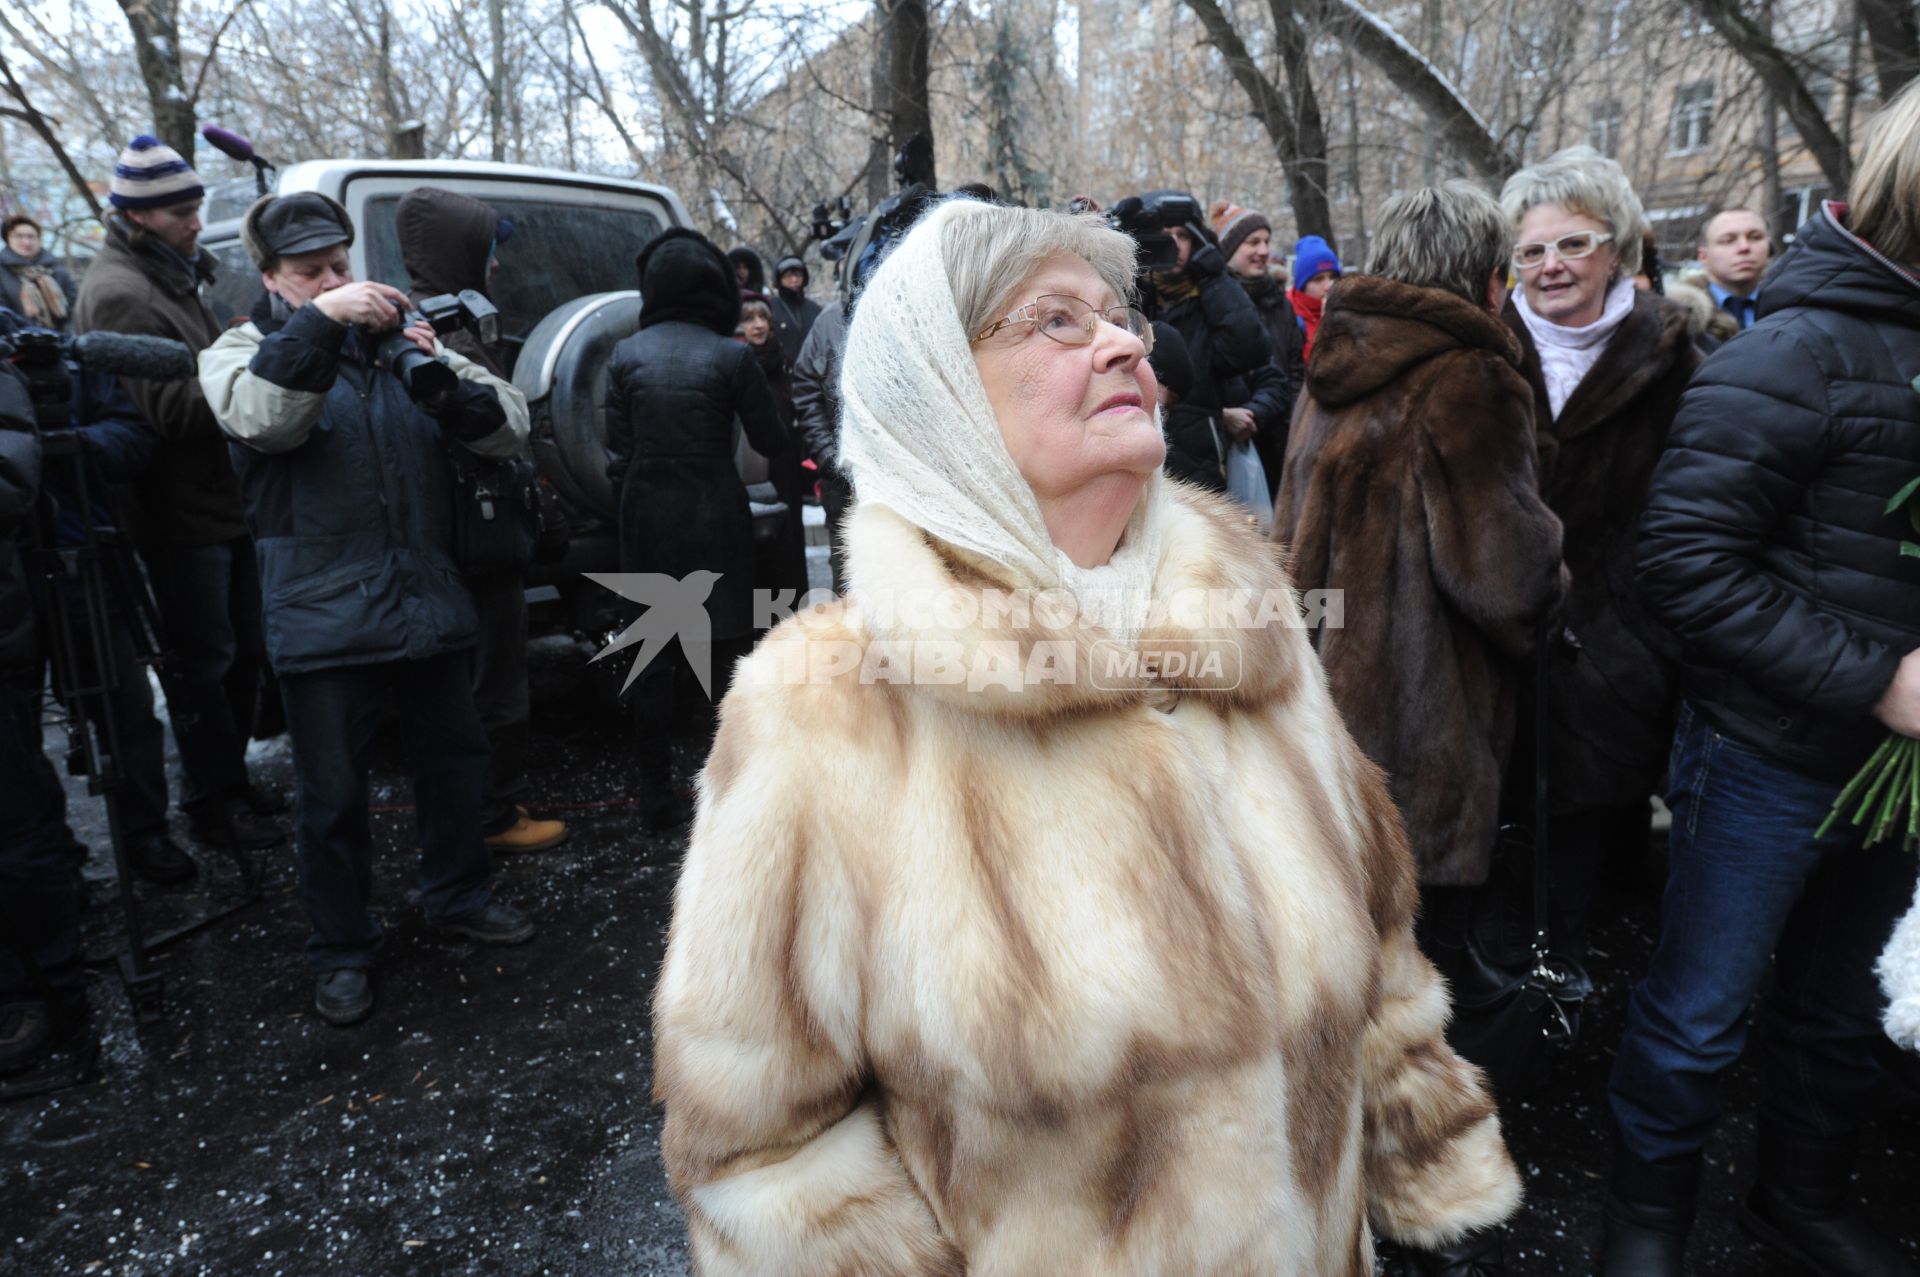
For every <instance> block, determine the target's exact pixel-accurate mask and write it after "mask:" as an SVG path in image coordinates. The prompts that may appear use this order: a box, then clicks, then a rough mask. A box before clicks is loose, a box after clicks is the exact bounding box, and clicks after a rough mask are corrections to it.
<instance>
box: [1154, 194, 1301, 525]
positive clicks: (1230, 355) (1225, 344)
mask: <svg viewBox="0 0 1920 1277" xmlns="http://www.w3.org/2000/svg"><path fill="white" fill-rule="evenodd" d="M1165 196H1177V197H1179V199H1180V200H1183V201H1184V205H1183V206H1191V207H1193V208H1194V209H1196V210H1197V209H1198V205H1197V204H1195V203H1194V200H1193V197H1192V196H1190V195H1185V194H1184V193H1183V192H1179V191H1172V192H1169V191H1156V192H1153V193H1152V194H1150V195H1148V196H1146V197H1144V198H1145V199H1146V201H1147V203H1148V206H1149V208H1152V207H1154V206H1156V204H1157V203H1159V202H1163V201H1161V198H1160V197H1165ZM1166 232H1167V234H1168V235H1169V236H1171V237H1172V239H1173V243H1174V251H1175V259H1174V262H1173V265H1172V267H1171V268H1169V269H1167V270H1163V271H1158V272H1156V273H1154V274H1153V275H1152V276H1150V277H1149V279H1148V286H1147V288H1146V289H1145V290H1144V295H1143V297H1142V298H1141V301H1142V304H1143V305H1144V306H1145V308H1146V311H1147V314H1148V316H1149V317H1150V318H1152V319H1154V320H1156V321H1160V322H1164V323H1168V324H1171V325H1172V326H1173V327H1174V328H1176V329H1178V330H1179V332H1180V336H1181V338H1182V339H1183V340H1184V341H1185V342H1186V344H1187V354H1188V356H1189V357H1190V358H1191V359H1192V361H1193V389H1192V393H1191V394H1189V395H1187V396H1186V397H1185V399H1184V401H1183V402H1184V404H1185V406H1186V408H1187V409H1188V410H1189V413H1190V415H1191V419H1192V420H1193V421H1194V422H1195V423H1196V424H1195V425H1194V427H1193V428H1191V429H1187V430H1178V431H1176V430H1173V429H1169V430H1168V432H1167V463H1166V469H1167V473H1168V474H1170V475H1172V476H1173V477H1174V478H1176V479H1185V480H1188V481H1189V482H1192V483H1197V484H1200V485H1201V486H1203V487H1207V488H1211V489H1213V490H1214V491H1216V492H1218V491H1222V490H1224V489H1225V488H1226V452H1225V449H1226V447H1227V446H1228V445H1229V444H1232V443H1238V442H1240V441H1241V440H1250V439H1254V438H1255V436H1256V435H1258V434H1259V433H1261V432H1263V431H1270V432H1273V433H1274V434H1276V435H1278V434H1283V433H1284V432H1285V430H1286V428H1287V421H1288V419H1289V418H1290V417H1291V416H1292V415H1293V396H1292V394H1291V393H1290V392H1289V389H1288V385H1287V379H1286V374H1284V373H1283V372H1281V370H1280V367H1279V365H1278V364H1276V363H1275V362H1274V360H1273V351H1272V349H1271V348H1270V347H1269V345H1268V343H1267V331H1266V328H1265V327H1264V326H1263V325H1262V324H1261V322H1260V315H1259V312H1258V311H1256V310H1255V309H1254V307H1253V302H1252V301H1251V300H1250V299H1249V298H1248V297H1247V294H1246V291H1245V290H1244V289H1242V288H1241V287H1240V285H1239V283H1238V281H1237V280H1235V279H1234V278H1233V276H1231V275H1230V274H1228V273H1227V259H1226V258H1225V256H1223V255H1222V254H1221V252H1220V248H1219V245H1218V244H1217V243H1216V242H1215V239H1214V236H1213V232H1212V231H1211V230H1210V229H1208V227H1207V226H1206V225H1205V224H1204V223H1203V222H1201V221H1200V220H1199V219H1198V218H1197V217H1196V219H1195V220H1194V221H1192V222H1189V223H1184V224H1181V225H1177V226H1169V227H1167V228H1166ZM1256 446H1257V445H1256ZM1270 486H1271V485H1270Z"/></svg>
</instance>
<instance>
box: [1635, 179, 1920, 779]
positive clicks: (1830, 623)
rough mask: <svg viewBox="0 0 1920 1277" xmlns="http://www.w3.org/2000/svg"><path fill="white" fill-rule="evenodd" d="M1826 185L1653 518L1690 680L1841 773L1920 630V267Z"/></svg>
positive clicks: (1865, 746)
mask: <svg viewBox="0 0 1920 1277" xmlns="http://www.w3.org/2000/svg"><path fill="white" fill-rule="evenodd" d="M1844 220H1845V211H1844V208H1843V207H1842V206H1840V205H1835V204H1828V205H1827V206H1826V208H1825V209H1824V210H1823V211H1822V212H1821V214H1820V215H1819V216H1818V217H1816V218H1814V219H1813V220H1812V221H1810V222H1808V223H1807V225H1806V226H1805V227H1803V228H1802V230H1801V232H1800V239H1799V242H1798V243H1796V244H1795V245H1794V246H1793V248H1792V250H1791V251H1790V252H1789V253H1788V255H1787V256H1786V257H1785V258H1784V259H1782V261H1781V262H1780V264H1779V266H1778V267H1776V268H1775V270H1774V271H1773V273H1772V274H1770V275H1769V276H1768V278H1767V287H1766V290H1765V291H1764V292H1763V293H1762V294H1761V297H1760V321H1759V322H1758V323H1756V324H1755V325H1754V326H1753V327H1752V328H1750V329H1748V330H1747V331H1746V332H1745V333H1743V334H1742V335H1741V336H1740V338H1739V340H1737V341H1732V342H1729V343H1727V345H1725V346H1724V347H1722V348H1721V349H1720V350H1719V351H1717V352H1716V353H1715V354H1714V355H1713V356H1711V357H1710V358H1709V359H1708V360H1707V362H1706V363H1705V364H1704V365H1703V366H1702V367H1701V369H1700V371H1699V373H1698V375H1697V376H1696V377H1695V378H1694V382H1693V385H1692V387H1691V388H1690V389H1689V390H1688V391H1687V393H1686V397H1685V398H1684V399H1683V400H1682V401H1681V404H1680V413H1679V416H1678V418H1677V419H1676V420H1675V422H1674V425H1673V431H1672V433H1671V435H1670V437H1669V441H1668V445H1667V451H1666V453H1665V455H1663V456H1662V457H1661V459H1660V464H1659V468H1658V469H1657V470H1656V471H1655V472H1654V477H1653V488H1652V491H1651V492H1650V493H1649V495H1648V498H1647V513H1646V518H1645V520H1644V522H1643V523H1642V526H1641V534H1640V552H1639V582H1640V588H1641V590H1642V592H1643V594H1644V597H1645V598H1646V601H1647V604H1648V607H1649V608H1650V609H1651V610H1652V612H1653V613H1654V614H1655V615H1656V616H1658V617H1659V618H1660V619H1661V620H1663V621H1665V622H1666V624H1667V625H1669V626H1671V627H1672V628H1673V630H1674V631H1675V632H1676V633H1677V634H1678V635H1679V636H1680V638H1681V640H1682V642H1683V643H1684V645H1685V650H1684V670H1683V673H1682V683H1681V690H1682V694H1683V695H1684V696H1685V697H1686V698H1687V699H1688V700H1689V701H1691V702H1693V703H1694V705H1695V706H1697V707H1698V709H1699V711H1700V712H1701V713H1702V714H1704V715H1705V716H1706V717H1707V719H1708V721H1709V722H1711V723H1712V724H1713V725H1714V726H1715V727H1717V728H1718V729H1719V730H1720V731H1722V732H1724V733H1726V734H1727V735H1728V736H1730V737H1732V738H1733V739H1734V740H1736V741H1738V742H1739V743H1740V744H1742V745H1745V746H1747V747H1748V748H1750V749H1754V750H1758V751H1760V752H1761V753H1764V754H1766V755H1767V756H1769V757H1771V758H1774V759H1776V760H1778V761H1780V762H1782V763H1784V764H1786V765H1788V766H1791V767H1794V768H1797V769H1800V770H1802V771H1805V772H1807V773H1808V774H1810V775H1815V776H1820V777H1823V778H1828V779H1832V780H1840V779H1844V778H1845V777H1846V776H1848V775H1849V774H1851V773H1852V772H1853V771H1854V770H1856V769H1857V768H1858V767H1859V766H1860V765H1861V763H1862V762H1864V761H1865V759H1866V756H1867V754H1868V753H1870V752H1871V751H1872V749H1873V748H1874V747H1875V745H1876V744H1877V743H1878V742H1879V741H1880V740H1881V738H1883V737H1884V736H1885V735H1886V729H1885V728H1884V727H1882V726H1881V725H1880V724H1879V722H1878V721H1877V720H1875V719H1874V718H1873V717H1872V713H1873V707H1874V705H1875V704H1876V703H1877V702H1878V701H1879V699H1880V696H1881V694H1882V693H1884V692H1885V691H1886V689H1887V685H1888V684H1889V683H1891V682H1892V681H1893V675H1894V671H1895V669H1896V667H1897V666H1898V665H1899V663H1900V659H1901V657H1903V656H1905V655H1906V654H1907V653H1908V652H1910V651H1912V650H1914V649H1915V648H1916V647H1920V560H1915V559H1910V558H1902V557H1901V555H1900V542H1901V540H1902V539H1911V538H1912V536H1913V532H1912V528H1911V526H1910V525H1909V523H1908V521H1907V516H1906V513H1905V512H1904V511H1899V512H1896V513H1893V514H1888V513H1887V512H1886V508H1885V507H1886V504H1887V501H1888V499H1889V498H1890V497H1892V496H1893V495H1894V494H1895V493H1896V492H1898V491H1899V489H1900V488H1901V487H1902V486H1903V485H1905V484H1906V483H1908V482H1910V481H1911V480H1912V479H1914V478H1915V477H1917V476H1920V392H1916V390H1915V388H1914V385H1913V379H1914V378H1915V377H1916V376H1920V279H1916V278H1915V277H1914V276H1913V275H1910V274H1908V273H1906V272H1905V271H1903V270H1901V269H1900V268H1899V267H1897V266H1895V265H1893V264H1892V263H1891V262H1889V261H1888V260H1887V259H1886V258H1884V257H1882V256H1881V255H1880V254H1878V253H1877V252H1875V251H1874V250H1873V249H1872V248H1871V247H1869V246H1868V245H1867V244H1865V243H1864V242H1862V241H1861V240H1859V239H1858V238H1856V237H1855V236H1854V235H1852V234H1851V233H1850V232H1849V231H1847V229H1846V228H1845V225H1844Z"/></svg>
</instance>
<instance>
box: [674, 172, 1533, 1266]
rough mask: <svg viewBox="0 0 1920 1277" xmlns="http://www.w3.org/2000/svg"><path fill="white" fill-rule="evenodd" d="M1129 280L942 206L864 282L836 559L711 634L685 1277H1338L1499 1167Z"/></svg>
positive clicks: (1492, 1198)
mask: <svg viewBox="0 0 1920 1277" xmlns="http://www.w3.org/2000/svg"><path fill="white" fill-rule="evenodd" d="M1132 273H1133V248H1132V245H1131V243H1130V242H1128V241H1127V240H1126V239H1124V238H1123V237H1120V236H1118V235H1116V234H1115V233H1113V232H1110V231H1108V230H1106V229H1105V228H1104V227H1102V226H1101V224H1100V223H1099V222H1098V220H1097V219H1095V218H1092V217H1086V218H1078V217H1072V216H1069V215H1066V214H1059V213H1049V212H1041V211H1032V210H1025V209H1004V208H995V207H991V206H988V205H983V204H976V203H971V202H967V201H953V202H949V203H947V204H945V205H943V206H941V207H939V208H938V209H936V210H935V211H933V212H932V213H930V214H928V215H927V217H926V218H925V219H923V221H922V222H921V223H920V224H919V225H918V226H917V227H916V228H915V229H914V230H913V231H912V232H911V233H910V234H909V235H908V236H907V237H906V239H905V240H904V241H903V242H902V244H901V246H900V247H899V248H898V249H897V250H895V252H894V254H893V256H892V257H890V258H889V259H888V260H887V261H886V262H885V263H884V264H883V265H882V266H881V267H880V269H879V271H878V272H877V273H876V275H875V276H874V279H873V281H872V283H871V284H870V285H869V286H868V289H867V291H866V293H865V294H864V296H863V298H862V300H861V303H860V307H859V309H858V310H857V311H856V312H855V317H854V320H853V326H852V331H851V334H850V337H849V342H848V347H847V352H846V363H845V366H844V371H843V376H842V388H843V391H844V392H845V399H844V414H845V426H844V431H845V433H844V437H843V444H842V448H843V453H842V455H843V457H844V459H845V461H846V463H847V464H848V465H849V467H850V468H851V469H852V470H853V472H854V486H855V489H856V490H857V491H858V492H859V493H860V497H861V503H860V506H859V507H858V508H857V510H856V511H855V512H854V514H853V515H852V516H851V517H850V519H849V523H848V537H847V540H848V546H849V559H850V566H851V578H852V590H851V591H850V595H849V597H848V598H847V599H846V600H844V601H841V602H836V603H834V604H832V605H829V606H827V607H825V608H822V609H818V610H816V611H813V612H810V613H807V614H804V615H802V616H800V617H796V618H794V619H793V620H791V621H789V622H788V623H786V624H785V625H783V626H782V627H780V628H779V629H778V630H776V631H775V632H774V633H773V634H771V635H770V636H769V637H768V638H767V639H766V640H765V641H764V642H763V643H762V644H761V646H760V648H759V649H758V650H757V651H756V652H755V653H754V654H753V655H752V656H751V657H750V658H749V659H748V660H747V661H746V662H745V663H744V664H743V665H742V666H741V669H740V673H739V675H738V677H737V678H736V680H735V683H734V687H733V689H732V690H731V691H730V692H729V694H728V696H727V699H726V702H725V705H724V707H723V710H722V722H721V729H720V734H719V738H718V740H717V742H716V745H715V749H714V754H713V757H712V758H711V760H710V762H709V764H708V767H707V770H706V772H705V773H704V774H703V776H702V778H701V781H700V810H699V815H698V818H697V820H696V822H695V825H694V831H693V837H692V842H691V845H690V848H689V851H688V855H687V861H686V866H685V868H684V870H683V873H682V876H681V880H680V883H679V886H678V889H677V893H676V897H675V907H674V918H673V926H672V933H671V937H670V940H669V944H668V952H667V959H666V965H665V968H664V970H663V971H662V973H661V977H660V982H659V987H658V991H657V994H656V998H655V1008H654V1028H655V1034H656V1073H655V1077H656V1089H657V1093H658V1095H659V1097H660V1099H661V1100H662V1101H663V1102H664V1104H665V1108H666V1126H665V1131H664V1135H663V1140H662V1146H663V1152H664V1156H665V1160H666V1164H667V1169H668V1172H669V1175H670V1177H671V1181H672V1184H673V1188H674V1192H675V1194H676V1196H677V1199H678V1201H679V1202H680V1204H681V1206H682V1207H683V1209H684V1210H685V1212H686V1215H687V1220H688V1230H689V1234H690V1237H691V1241H692V1246H693V1253H694V1261H695V1265H696V1268H697V1270H698V1271H699V1272H701V1273H703V1274H708V1275H709V1277H713V1275H720V1274H725V1275H729V1277H731V1275H733V1274H740V1275H742V1277H745V1275H749V1274H752V1275H755V1277H759V1275H762V1274H781V1275H782V1277H827V1275H829V1274H841V1273H861V1274H921V1275H932V1274H955V1275H957V1274H961V1273H967V1274H971V1275H972V1277H1037V1275H1041V1274H1045V1275H1046V1277H1081V1275H1085V1277H1093V1275H1095V1274H1099V1275H1102V1277H1105V1275H1119V1274H1128V1275H1135V1274H1138V1275H1142V1277H1144V1275H1145V1274H1161V1273H1167V1274H1171V1273H1179V1274H1182V1275H1183V1277H1185V1275H1187V1274H1260V1275H1262V1277H1269V1275H1287V1277H1365V1275H1367V1274H1370V1273H1371V1272H1372V1263H1373V1259H1372V1244H1371V1242H1372V1237H1373V1235H1374V1234H1375V1233H1376V1232H1377V1233H1379V1234H1381V1235H1384V1236H1386V1237H1390V1238H1393V1239H1396V1240H1400V1241H1404V1242H1407V1243H1410V1244H1413V1245H1427V1246H1437V1245H1444V1244H1447V1243H1451V1242H1454V1241H1456V1240H1457V1239H1459V1238H1460V1237H1462V1235H1463V1234H1469V1233H1476V1232H1477V1233H1478V1235H1485V1233H1486V1230H1489V1229H1490V1227H1491V1226H1492V1225H1495V1224H1497V1223H1498V1222H1499V1221H1500V1220H1501V1219H1503V1218H1504V1217H1505V1216H1506V1215H1507V1214H1508V1213H1509V1212H1511V1211H1512V1210H1513V1208H1514V1206H1515V1204H1516V1203H1517V1201H1518V1197H1519V1182H1518V1177H1517V1176H1516V1174H1515V1172H1514V1168H1513V1166H1512V1164H1511V1162H1510V1161H1509V1160H1508V1158H1507V1155H1506V1152H1505V1150H1504V1148H1503V1146H1502V1143H1501V1138H1500V1131H1499V1122H1498V1118H1497V1116H1496V1115H1495V1112H1494V1109H1493V1106H1492V1104H1491V1102H1490V1101H1489V1100H1488V1098H1487V1096H1486V1093H1485V1091H1484V1089H1483V1087H1482V1085H1481V1081H1480V1078H1479V1076H1478V1075H1477V1073H1476V1072H1475V1071H1474V1070H1473V1069H1472V1068H1470V1067H1469V1066H1467V1065H1465V1064H1464V1063H1462V1062H1461V1061H1460V1060H1459V1059H1458V1058H1456V1057H1455V1056H1454V1054H1453V1053H1452V1051H1451V1050H1449V1049H1448V1047H1447V1045H1446V1043H1445V1041H1444V1039H1443V1037H1442V1029H1443V1027H1444V1025H1445V1022H1446V1018H1447V1012H1448V1008H1447V998H1446V993H1445V990H1444V988H1443V986H1442V985H1441V984H1440V982H1439V980H1438V979H1437V978H1436V977H1435V975H1434V973H1433V971H1432V969H1431V968H1430V967H1429V966H1428V965H1427V963H1426V961H1425V960H1424V959H1423V958H1422V957H1421V955H1420V953H1419V951H1418V950H1417V949H1416V948H1415V946H1414V944H1413V942H1412V938H1411V931H1410V923H1411V917H1412V912H1413V906H1414V899H1415V884H1414V878H1413V872H1412V864H1411V861H1410V859H1409V857H1408V855H1407V850H1406V846H1405V842H1404V840H1403V837H1402V834H1401V831H1400V826H1399V822H1398V819H1397V817H1396V816H1395V813H1394V810H1393V807H1392V804H1391V802H1390V801H1389V800H1388V798H1387V796H1386V793H1385V791H1384V789H1383V788H1382V786H1381V783H1380V778H1379V774H1378V772H1377V771H1376V770H1375V769H1374V768H1373V767H1372V766H1371V765H1370V764H1369V763H1367V761H1366V760H1365V759H1364V758H1363V757H1362V756H1361V755H1360V753H1359V752H1358V751H1357V750H1356V749H1355V748H1354V746H1353V744H1352V742H1351V741H1350V740H1349V738H1348V737H1347V734H1346V732H1345V731H1344V730H1343V729H1342V727H1341V725H1340V720H1339V717H1338V714H1337V713H1336V711H1335V709H1334V707H1333V704H1332V701H1331V700H1330V698H1329V697H1328V695H1327V690H1326V685H1325V682H1324V680H1323V678H1322V676H1321V673H1320V670H1319V667H1318V665H1317V663H1316V662H1315V661H1314V659H1313V653H1312V651H1311V650H1310V649H1309V647H1308V646H1307V643H1306V640H1305V636H1304V635H1303V634H1302V633H1301V631H1300V630H1299V628H1297V625H1298V612H1297V609H1296V607H1295V604H1294V601H1293V596H1292V594H1291V591H1290V589H1289V587H1288V584H1287V580H1286V577H1285V575H1284V574H1283V572H1282V570H1281V568H1280V566H1279V564H1278V562H1277V559H1276V556H1275V555H1274V553H1273V551H1272V549H1271V548H1270V547H1269V546H1268V545H1266V544H1265V543H1263V542H1261V541H1260V540H1258V539H1257V537H1255V536H1254V535H1253V534H1252V533H1251V532H1249V531H1248V530H1247V529H1246V528H1245V527H1244V526H1242V525H1241V524H1240V522H1239V521H1238V520H1236V519H1235V518H1234V517H1233V516H1232V514H1231V513H1230V512H1229V511H1228V510H1227V508H1226V507H1225V505H1224V504H1223V503H1221V502H1220V501H1218V500H1217V499H1215V498H1212V497H1209V496H1205V495H1202V494H1199V493H1197V492H1196V491H1194V490H1191V489H1188V488H1185V487H1183V486H1180V485H1176V484H1174V483H1173V482H1171V481H1168V480H1165V479H1163V478H1162V477H1161V476H1160V473H1159V466H1160V461H1161V456H1162V449H1163V443H1162V440H1161V437H1160V435H1159V432H1158V429H1157V423H1156V421H1155V419H1154V417H1153V416H1152V415H1151V412H1150V410H1149V409H1148V407H1147V405H1151V404H1152V403H1153V402H1154V398H1155V389H1156V388H1155V385H1154V382H1153V378H1152V374H1151V372H1150V371H1149V369H1148V365H1147V362H1146V360H1145V358H1144V356H1145V353H1146V342H1145V341H1144V340H1143V338H1149V337H1150V330H1149V329H1148V328H1147V327H1146V326H1145V324H1144V321H1142V320H1141V319H1140V317H1139V315H1138V313H1137V312H1135V311H1132V310H1130V309H1129V308H1127V307H1125V306H1124V302H1125V300H1126V298H1127V295H1128V292H1129V289H1130V288H1131V285H1132ZM1035 592H1040V593H1037V594H1036V593H1035ZM1215 603H1219V604H1220V605H1221V606H1219V607H1217V608H1216V607H1215V606H1213V605H1214V604H1215Z"/></svg>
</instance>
